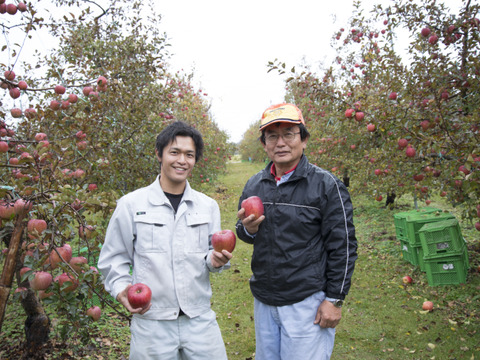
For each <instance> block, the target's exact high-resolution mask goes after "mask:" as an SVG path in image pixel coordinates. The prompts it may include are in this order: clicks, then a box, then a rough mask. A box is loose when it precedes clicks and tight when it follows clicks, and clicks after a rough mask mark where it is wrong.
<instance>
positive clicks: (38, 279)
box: [30, 271, 53, 290]
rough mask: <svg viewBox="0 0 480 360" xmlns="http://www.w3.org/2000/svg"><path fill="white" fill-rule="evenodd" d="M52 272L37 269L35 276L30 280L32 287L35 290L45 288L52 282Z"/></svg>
mask: <svg viewBox="0 0 480 360" xmlns="http://www.w3.org/2000/svg"><path fill="white" fill-rule="evenodd" d="M52 280H53V278H52V274H50V273H49V272H46V271H36V272H35V277H34V278H33V279H32V280H30V287H31V288H32V289H33V290H45V289H46V288H48V287H49V286H50V284H51V283H52Z"/></svg>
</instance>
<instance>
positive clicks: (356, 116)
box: [355, 111, 365, 121]
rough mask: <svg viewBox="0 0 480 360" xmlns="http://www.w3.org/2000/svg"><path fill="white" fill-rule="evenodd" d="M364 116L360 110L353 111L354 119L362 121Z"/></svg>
mask: <svg viewBox="0 0 480 360" xmlns="http://www.w3.org/2000/svg"><path fill="white" fill-rule="evenodd" d="M364 117H365V114H364V113H363V112H362V111H357V112H356V113H355V120H357V121H362V120H363V118H364Z"/></svg>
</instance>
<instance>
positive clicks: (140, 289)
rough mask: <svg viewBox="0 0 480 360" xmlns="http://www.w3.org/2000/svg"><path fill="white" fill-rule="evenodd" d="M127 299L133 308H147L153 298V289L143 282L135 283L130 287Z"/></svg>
mask: <svg viewBox="0 0 480 360" xmlns="http://www.w3.org/2000/svg"><path fill="white" fill-rule="evenodd" d="M127 299H128V302H129V303H130V305H131V306H132V308H134V309H138V308H145V307H147V306H148V304H150V301H151V300H152V290H151V289H150V288H149V287H148V285H145V284H143V283H137V284H134V285H132V286H131V287H130V288H129V289H128V292H127Z"/></svg>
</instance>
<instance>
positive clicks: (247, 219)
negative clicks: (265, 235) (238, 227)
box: [237, 208, 265, 235]
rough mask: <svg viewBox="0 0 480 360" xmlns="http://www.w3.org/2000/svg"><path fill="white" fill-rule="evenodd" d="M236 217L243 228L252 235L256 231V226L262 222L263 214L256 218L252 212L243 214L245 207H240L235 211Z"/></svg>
mask: <svg viewBox="0 0 480 360" xmlns="http://www.w3.org/2000/svg"><path fill="white" fill-rule="evenodd" d="M237 217H238V218H239V219H240V220H241V221H242V224H243V226H244V227H245V230H247V232H248V233H249V234H250V235H254V234H256V233H257V232H258V227H259V226H260V224H261V223H262V221H263V220H265V215H261V216H260V217H259V218H258V219H255V215H254V214H250V215H249V216H245V209H244V208H241V209H240V210H239V211H238V212H237Z"/></svg>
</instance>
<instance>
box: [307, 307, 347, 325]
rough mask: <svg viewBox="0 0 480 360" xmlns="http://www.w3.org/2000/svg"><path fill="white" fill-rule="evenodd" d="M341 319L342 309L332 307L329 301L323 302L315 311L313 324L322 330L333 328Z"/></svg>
mask: <svg viewBox="0 0 480 360" xmlns="http://www.w3.org/2000/svg"><path fill="white" fill-rule="evenodd" d="M341 318H342V308H338V307H336V306H334V305H333V304H332V303H331V302H330V301H328V300H324V301H323V302H322V303H321V304H320V306H319V307H318V310H317V315H316V316H315V321H314V322H313V323H314V324H319V325H320V327H322V328H334V327H336V326H337V325H338V323H339V322H340V319H341Z"/></svg>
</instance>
